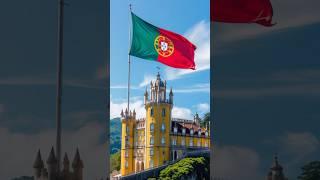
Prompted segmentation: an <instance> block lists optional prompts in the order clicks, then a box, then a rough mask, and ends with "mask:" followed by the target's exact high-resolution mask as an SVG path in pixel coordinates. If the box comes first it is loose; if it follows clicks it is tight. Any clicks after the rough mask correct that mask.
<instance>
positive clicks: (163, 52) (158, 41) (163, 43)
mask: <svg viewBox="0 0 320 180" xmlns="http://www.w3.org/2000/svg"><path fill="white" fill-rule="evenodd" d="M154 48H155V49H156V51H157V52H158V54H159V55H160V56H163V57H169V56H171V55H172V54H173V52H174V44H173V42H172V41H171V40H170V39H169V38H167V37H165V36H162V35H159V36H157V37H156V38H155V40H154Z"/></svg>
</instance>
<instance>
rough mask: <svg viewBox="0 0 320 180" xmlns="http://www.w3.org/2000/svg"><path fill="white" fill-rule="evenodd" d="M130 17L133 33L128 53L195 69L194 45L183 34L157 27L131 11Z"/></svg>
mask: <svg viewBox="0 0 320 180" xmlns="http://www.w3.org/2000/svg"><path fill="white" fill-rule="evenodd" d="M131 17H132V33H133V34H132V41H131V48H130V52H129V54H130V55H132V56H136V57H139V58H142V59H147V60H151V61H158V62H161V63H163V64H165V65H167V66H170V67H174V68H181V69H195V63H194V51H195V49H196V46H195V45H193V44H192V43H191V42H190V41H188V40H187V39H186V38H184V37H183V36H181V35H179V34H176V33H174V32H170V31H168V30H165V29H162V28H158V27H156V26H154V25H152V24H150V23H148V22H146V21H144V20H143V19H141V18H139V17H138V16H136V15H135V14H133V13H131Z"/></svg>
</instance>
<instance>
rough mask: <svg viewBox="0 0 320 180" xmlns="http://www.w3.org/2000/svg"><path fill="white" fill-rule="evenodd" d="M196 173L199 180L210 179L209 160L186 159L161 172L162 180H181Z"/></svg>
mask: <svg viewBox="0 0 320 180" xmlns="http://www.w3.org/2000/svg"><path fill="white" fill-rule="evenodd" d="M193 173H195V174H196V175H197V179H209V159H206V158H204V157H197V158H184V159H182V160H180V161H179V162H177V163H175V164H173V165H170V166H168V167H166V168H165V169H163V170H162V171H161V172H160V175H159V178H160V180H179V179H183V178H187V177H188V176H189V175H192V174H193Z"/></svg>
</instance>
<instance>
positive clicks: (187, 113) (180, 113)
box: [172, 107, 193, 119]
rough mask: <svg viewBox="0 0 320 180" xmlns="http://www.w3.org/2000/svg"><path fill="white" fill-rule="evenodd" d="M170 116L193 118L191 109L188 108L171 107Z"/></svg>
mask: <svg viewBox="0 0 320 180" xmlns="http://www.w3.org/2000/svg"><path fill="white" fill-rule="evenodd" d="M172 117H173V118H181V119H193V115H192V111H191V110H190V109H188V108H183V107H173V108H172Z"/></svg>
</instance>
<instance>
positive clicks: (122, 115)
mask: <svg viewBox="0 0 320 180" xmlns="http://www.w3.org/2000/svg"><path fill="white" fill-rule="evenodd" d="M120 115H121V117H122V118H124V114H123V109H121V113H120Z"/></svg>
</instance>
